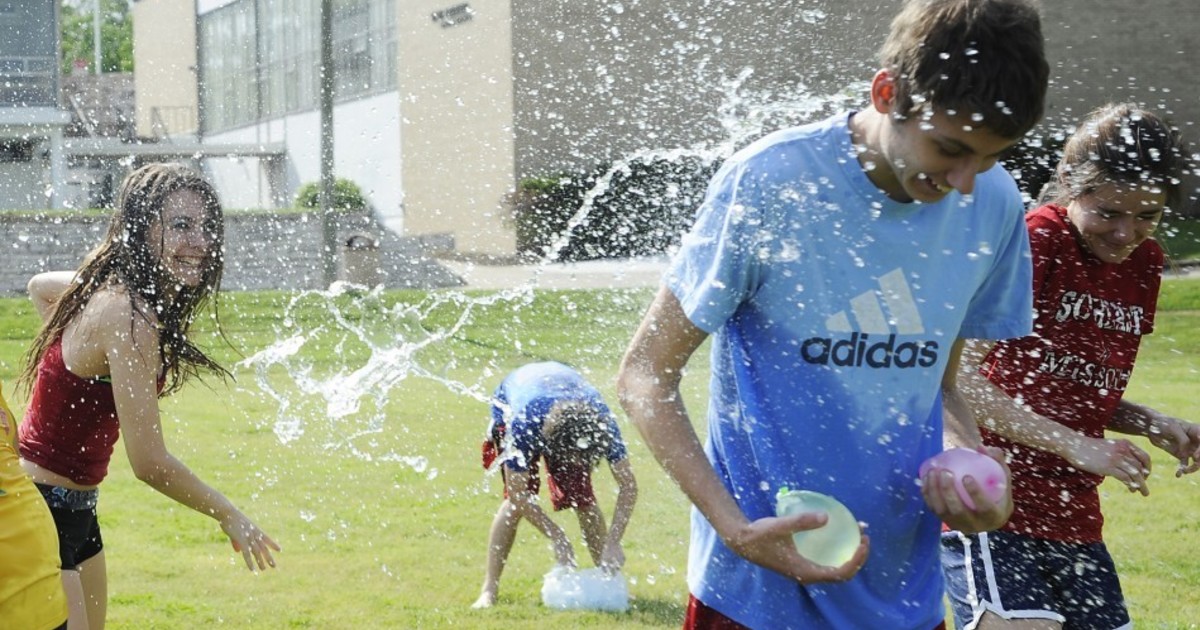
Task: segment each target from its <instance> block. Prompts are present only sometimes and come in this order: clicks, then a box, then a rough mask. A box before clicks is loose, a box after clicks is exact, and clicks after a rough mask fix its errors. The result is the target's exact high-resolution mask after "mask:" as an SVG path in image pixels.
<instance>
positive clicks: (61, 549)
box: [37, 483, 104, 571]
mask: <svg viewBox="0 0 1200 630" xmlns="http://www.w3.org/2000/svg"><path fill="white" fill-rule="evenodd" d="M37 488H38V491H40V492H41V493H42V498H44V499H45V500H46V505H48V506H49V507H50V515H51V516H53V517H54V526H55V527H56V528H58V555H59V558H60V559H61V561H62V568H63V571H74V570H76V569H78V568H79V565H80V564H82V563H83V562H84V561H85V560H88V559H90V558H92V557H94V556H96V555H97V554H99V553H100V552H101V551H102V550H103V549H104V540H103V539H102V538H101V537H100V521H99V520H98V519H97V518H96V497H97V496H98V492H97V491H96V490H86V491H80V490H70V489H67V488H61V487H59V486H48V485H45V484H40V483H39V484H37Z"/></svg>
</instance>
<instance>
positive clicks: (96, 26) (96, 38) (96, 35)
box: [92, 0, 104, 76]
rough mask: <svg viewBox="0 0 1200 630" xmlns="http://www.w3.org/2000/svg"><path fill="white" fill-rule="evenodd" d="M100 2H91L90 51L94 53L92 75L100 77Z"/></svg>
mask: <svg viewBox="0 0 1200 630" xmlns="http://www.w3.org/2000/svg"><path fill="white" fill-rule="evenodd" d="M100 19H101V18H100V0H92V50H93V51H94V52H95V53H96V65H95V67H94V70H93V71H92V74H94V75H96V76H100V75H101V74H103V73H104V68H103V67H101V66H100V60H101V55H100Z"/></svg>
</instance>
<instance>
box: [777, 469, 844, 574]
mask: <svg viewBox="0 0 1200 630" xmlns="http://www.w3.org/2000/svg"><path fill="white" fill-rule="evenodd" d="M809 512H824V513H825V514H827V515H828V516H829V520H828V521H826V523H825V524H824V525H822V526H821V527H818V528H816V529H809V530H805V531H800V532H796V533H794V534H792V540H793V541H794V542H795V544H796V551H798V552H800V555H802V556H804V557H805V558H807V559H809V560H811V561H813V562H815V563H817V564H820V565H824V566H827V567H839V566H842V565H843V564H846V563H847V562H849V561H850V558H852V557H853V556H854V552H855V550H857V549H858V545H859V542H860V538H861V534H860V532H859V528H858V521H856V520H854V515H853V514H851V513H850V510H849V508H847V507H846V506H845V505H842V503H841V502H840V501H838V500H837V499H835V498H833V497H831V496H829V495H825V494H821V493H820V492H812V491H809V490H788V489H787V488H780V489H779V494H777V495H776V496H775V514H776V515H777V516H791V515H793V514H807V513H809Z"/></svg>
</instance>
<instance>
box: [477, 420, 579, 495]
mask: <svg viewBox="0 0 1200 630" xmlns="http://www.w3.org/2000/svg"><path fill="white" fill-rule="evenodd" d="M496 433H497V435H496V436H493V437H494V439H492V440H485V441H484V442H483V447H482V452H483V468H484V469H485V470H486V469H489V468H491V467H492V464H493V463H494V462H495V461H496V457H498V456H499V454H500V444H501V439H503V437H504V429H503V428H500V429H499V430H498V431H497V432H496ZM506 472H507V471H506V470H505V469H504V467H503V466H501V467H500V474H501V476H502V477H501V478H505V477H503V476H504V475H505V474H506ZM546 485H547V486H549V487H550V503H551V505H553V506H554V509H555V510H565V509H567V508H581V507H583V508H586V507H591V506H593V505H596V492H595V491H594V490H593V489H592V469H591V468H589V467H587V466H580V465H578V464H575V463H572V462H559V461H556V460H554V459H551V458H549V457H547V458H546ZM528 488H529V492H530V493H531V494H534V495H536V494H537V493H538V492H539V491H540V490H541V477H540V476H539V473H538V462H537V461H534V462H532V463H531V464H530V465H529V486H528ZM504 498H506V499H507V498H508V484H507V482H506V483H505V486H504Z"/></svg>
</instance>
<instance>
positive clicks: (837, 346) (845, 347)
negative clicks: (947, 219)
mask: <svg viewBox="0 0 1200 630" xmlns="http://www.w3.org/2000/svg"><path fill="white" fill-rule="evenodd" d="M885 308H886V310H887V312H886V313H885V312H884V309H885ZM850 312H851V313H853V315H854V322H855V323H857V327H855V326H854V325H852V324H851V322H850V317H849V315H847V313H846V311H839V312H837V313H835V314H833V315H831V316H830V317H829V318H828V319H826V320H825V329H826V330H828V331H829V332H831V333H850V337H849V338H844V337H843V338H841V339H834V338H833V337H812V338H810V339H806V340H804V343H803V344H802V345H801V346H800V356H801V357H803V358H804V360H805V361H806V362H808V363H813V364H818V365H836V366H839V367H869V368H876V369H885V368H892V367H898V368H910V367H931V366H933V365H935V364H936V363H937V360H938V343H937V342H936V341H934V340H925V341H904V342H900V343H897V341H898V337H899V335H919V334H921V333H924V332H925V325H924V323H923V322H922V321H921V314H920V312H919V311H918V310H917V303H916V301H915V300H913V297H912V290H911V289H910V288H909V286H908V281H907V280H905V279H904V270H903V269H899V268H897V269H894V270H892V271H889V272H888V273H886V274H884V275H883V276H880V278H879V290H878V291H876V290H871V291H864V292H862V293H860V294H858V295H857V296H855V297H854V298H852V299H851V300H850ZM871 335H876V337H872V336H871ZM879 335H887V336H886V337H884V338H883V339H882V340H880V339H879V338H878V336H879Z"/></svg>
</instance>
